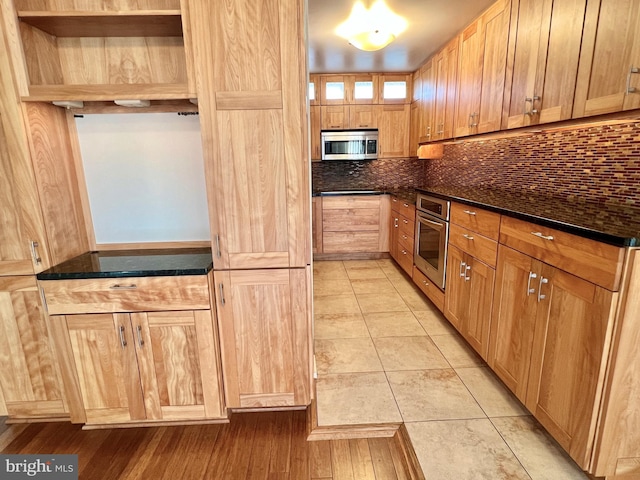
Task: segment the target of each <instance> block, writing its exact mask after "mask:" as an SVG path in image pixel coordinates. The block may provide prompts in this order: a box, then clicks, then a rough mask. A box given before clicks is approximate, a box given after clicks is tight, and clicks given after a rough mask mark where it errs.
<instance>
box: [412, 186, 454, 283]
mask: <svg viewBox="0 0 640 480" xmlns="http://www.w3.org/2000/svg"><path fill="white" fill-rule="evenodd" d="M450 205H451V204H450V202H449V201H448V200H443V199H440V198H435V197H431V196H429V195H424V194H422V193H419V194H418V198H417V200H416V241H415V252H414V263H415V265H416V267H417V268H418V269H419V270H420V271H421V272H422V273H424V274H425V275H426V276H427V277H428V278H430V279H431V281H433V283H434V284H435V285H437V286H438V287H440V288H442V289H443V290H444V285H445V280H446V279H445V272H446V270H447V242H448V241H449V211H450Z"/></svg>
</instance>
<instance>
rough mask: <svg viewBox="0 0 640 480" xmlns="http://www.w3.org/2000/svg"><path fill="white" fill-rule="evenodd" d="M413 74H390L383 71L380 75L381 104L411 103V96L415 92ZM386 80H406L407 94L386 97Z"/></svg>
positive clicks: (379, 97)
mask: <svg viewBox="0 0 640 480" xmlns="http://www.w3.org/2000/svg"><path fill="white" fill-rule="evenodd" d="M411 80H412V75H411V74H390V73H382V74H380V75H379V76H378V89H379V92H378V102H376V103H379V104H381V105H390V104H399V103H402V104H405V103H406V104H409V103H411V97H412V93H413V87H412V85H411ZM385 82H405V83H406V85H407V94H406V96H405V97H404V98H384V84H385Z"/></svg>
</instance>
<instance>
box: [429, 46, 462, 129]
mask: <svg viewBox="0 0 640 480" xmlns="http://www.w3.org/2000/svg"><path fill="white" fill-rule="evenodd" d="M458 45H459V38H458V37H455V38H454V39H453V40H452V41H451V42H449V43H448V44H447V46H446V47H444V48H443V49H442V50H441V51H440V53H438V55H437V56H436V57H435V60H434V66H433V68H434V70H435V73H434V74H435V79H436V81H435V97H434V98H435V102H434V109H433V116H432V117H431V140H444V139H448V138H452V137H453V124H454V117H455V107H456V104H455V98H456V87H457V72H458Z"/></svg>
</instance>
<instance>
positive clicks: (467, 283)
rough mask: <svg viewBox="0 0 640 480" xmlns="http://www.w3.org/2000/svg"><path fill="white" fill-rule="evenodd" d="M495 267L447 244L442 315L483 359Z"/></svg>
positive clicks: (486, 352)
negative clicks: (445, 283) (445, 280)
mask: <svg viewBox="0 0 640 480" xmlns="http://www.w3.org/2000/svg"><path fill="white" fill-rule="evenodd" d="M494 278H495V269H494V268H491V267H489V266H487V265H485V264H484V263H482V262H481V261H479V260H478V259H477V258H475V257H474V256H473V255H471V254H468V253H465V252H464V251H463V250H461V249H459V248H457V247H455V246H454V245H452V244H449V250H448V255H447V288H446V290H445V298H444V312H443V313H444V315H445V316H446V317H447V319H448V320H449V321H450V322H451V323H452V324H453V326H454V327H456V329H457V330H458V331H459V332H460V333H461V334H462V336H463V337H464V338H465V339H466V340H467V342H469V345H471V346H472V347H473V349H474V350H475V351H476V352H478V354H480V356H481V357H482V358H483V359H485V360H486V359H487V358H488V351H489V327H490V324H491V308H492V302H493V288H494Z"/></svg>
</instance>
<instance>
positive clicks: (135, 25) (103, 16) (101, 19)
mask: <svg viewBox="0 0 640 480" xmlns="http://www.w3.org/2000/svg"><path fill="white" fill-rule="evenodd" d="M18 18H19V19H20V20H21V21H22V22H24V23H26V24H28V25H31V26H32V27H35V28H38V29H39V30H42V31H43V32H46V33H48V34H50V35H54V36H56V37H181V36H182V17H181V14H180V10H133V11H114V12H92V11H64V12H52V11H20V12H18Z"/></svg>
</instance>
